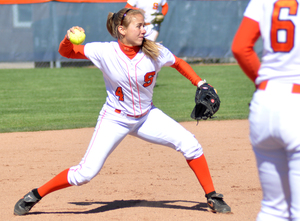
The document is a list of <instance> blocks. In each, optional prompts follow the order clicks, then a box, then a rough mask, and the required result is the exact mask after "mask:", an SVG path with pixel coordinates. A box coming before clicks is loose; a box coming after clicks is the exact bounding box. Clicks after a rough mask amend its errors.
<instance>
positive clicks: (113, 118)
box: [14, 8, 231, 215]
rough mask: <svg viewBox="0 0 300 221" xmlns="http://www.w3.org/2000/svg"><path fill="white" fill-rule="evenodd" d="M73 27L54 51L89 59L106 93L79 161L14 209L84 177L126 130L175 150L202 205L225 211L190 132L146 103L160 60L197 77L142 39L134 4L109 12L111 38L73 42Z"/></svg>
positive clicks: (24, 207) (96, 167) (98, 166)
mask: <svg viewBox="0 0 300 221" xmlns="http://www.w3.org/2000/svg"><path fill="white" fill-rule="evenodd" d="M75 28H78V29H79V30H82V31H84V30H83V29H82V28H80V27H73V28H71V29H69V30H68V31H67V34H66V37H65V38H64V40H63V41H62V42H61V44H60V47H59V52H60V54H61V55H63V56H65V57H68V58H81V59H82V58H84V59H89V60H91V61H92V62H93V63H94V64H95V65H96V66H97V67H98V68H99V69H100V70H101V71H102V73H103V76H104V80H105V85H106V90H107V99H106V102H105V104H104V105H103V107H102V109H101V111H100V114H99V118H98V121H97V124H96V127H95V131H94V133H93V136H92V139H91V141H90V144H89V146H88V149H87V151H86V153H85V155H84V157H83V158H82V160H81V162H80V163H79V164H78V165H77V166H73V167H71V168H69V169H66V170H64V171H63V172H61V173H60V174H58V175H57V176H55V177H54V178H53V179H52V180H50V181H49V182H47V183H46V184H44V185H43V186H41V187H39V188H37V189H33V190H32V191H30V192H29V193H27V194H26V195H25V196H24V197H23V198H22V199H20V200H19V201H18V202H17V203H16V205H15V208H14V214H15V215H24V214H26V213H28V212H29V210H30V209H31V208H32V207H33V206H34V205H35V204H36V203H37V202H39V200H41V199H42V197H44V196H46V195H47V194H49V193H51V192H53V191H55V190H59V189H62V188H66V187H69V186H79V185H82V184H85V183H87V182H89V181H90V180H91V179H92V178H93V177H95V176H96V175H97V174H98V173H99V172H100V170H101V168H102V166H103V164H104V162H105V160H106V159H107V157H108V156H109V155H110V153H112V151H113V150H114V149H115V148H116V147H117V146H118V144H119V143H120V142H121V141H122V140H123V139H124V138H125V136H126V135H128V134H131V135H133V136H136V137H139V138H141V139H143V140H146V141H149V142H152V143H156V144H161V145H165V146H168V147H171V148H173V149H175V150H177V151H180V152H181V153H182V154H183V155H184V157H185V158H186V160H187V162H188V165H189V166H190V167H191V169H192V170H193V171H194V172H195V174H196V176H197V178H198V180H199V182H200V184H201V185H202V187H203V189H204V192H205V196H206V198H207V203H208V206H209V207H210V208H211V209H212V210H213V211H216V212H220V213H227V212H230V210H231V209H230V207H229V206H228V205H227V204H226V203H225V202H224V201H223V196H222V194H217V193H216V192H215V188H214V185H213V182H212V179H211V176H210V172H209V169H208V166H207V163H206V159H205V157H204V155H203V150H202V147H201V145H200V144H199V143H198V141H197V140H196V139H195V137H194V136H193V134H191V133H190V132H189V131H187V130H186V129H185V128H183V127H182V126H181V125H180V124H179V123H177V122H176V121H174V120H173V119H171V118H170V117H168V116H167V115H166V114H164V113H163V112H162V111H161V110H159V109H158V108H156V107H155V106H154V105H153V104H152V95H153V87H154V84H155V80H156V73H157V72H158V71H159V70H160V69H161V67H162V66H171V67H173V68H176V69H177V70H178V71H179V72H180V73H181V74H183V75H184V76H185V77H186V78H188V79H189V80H190V81H191V82H192V83H193V84H194V85H196V86H197V85H201V84H202V83H203V81H202V80H201V78H200V77H198V76H197V74H196V73H195V72H194V71H193V69H192V68H191V67H190V66H189V65H188V64H187V63H186V62H184V61H183V60H182V59H179V58H177V57H176V56H174V55H173V54H172V53H171V52H170V51H169V50H168V49H167V48H165V47H163V46H162V45H159V44H156V43H155V42H153V41H150V40H147V39H144V36H145V33H146V31H145V28H144V17H143V14H142V12H140V11H139V10H132V9H126V8H124V9H122V10H120V11H119V12H118V13H109V15H108V18H107V29H108V31H109V33H110V34H111V35H112V36H113V37H114V38H117V39H118V40H117V41H113V42H94V43H88V44H86V45H84V46H83V45H73V44H72V43H71V42H70V41H69V34H70V32H73V31H74V29H75Z"/></svg>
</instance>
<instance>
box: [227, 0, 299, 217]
mask: <svg viewBox="0 0 300 221" xmlns="http://www.w3.org/2000/svg"><path fill="white" fill-rule="evenodd" d="M260 36H261V37H262V39H263V49H264V52H263V56H262V63H261V64H260V61H259V59H258V56H257V54H256V53H255V51H254V49H253V46H254V44H255V42H256V41H257V39H258V38H259V37H260ZM299 36H300V13H299V5H298V2H297V1H296V0H251V1H250V2H249V5H248V7H247V8H246V11H245V13H244V18H243V20H242V22H241V24H240V27H239V29H238V30H237V33H236V35H235V38H234V41H233V45H232V51H233V54H234V56H235V58H236V59H237V61H238V63H239V65H240V66H241V68H242V69H243V71H244V72H245V73H246V75H247V76H248V77H249V78H250V79H251V80H252V81H253V82H254V83H255V85H256V88H257V90H256V92H255V93H254V95H253V98H252V101H251V104H250V114H249V123H250V139H251V143H252V147H253V150H254V153H255V156H256V161H257V167H258V172H259V179H260V182H261V187H262V191H263V199H262V202H261V210H260V212H259V214H258V216H257V220H258V221H270V220H272V221H283V220H284V221H288V220H289V221H292V220H293V221H296V220H297V221H299V220H300V188H299V185H300V134H299V131H300V130H299V128H298V125H300V53H299V51H300V38H299Z"/></svg>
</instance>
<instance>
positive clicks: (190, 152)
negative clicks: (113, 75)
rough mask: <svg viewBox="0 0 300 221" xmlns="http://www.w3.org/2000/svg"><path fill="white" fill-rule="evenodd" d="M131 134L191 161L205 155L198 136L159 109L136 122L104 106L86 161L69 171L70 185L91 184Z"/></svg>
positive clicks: (86, 154)
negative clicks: (107, 160) (114, 151)
mask: <svg viewBox="0 0 300 221" xmlns="http://www.w3.org/2000/svg"><path fill="white" fill-rule="evenodd" d="M128 134H130V135H133V136H136V137H139V138H141V139H143V140H146V141H149V142H151V143H156V144H161V145H165V146H169V147H171V148H173V149H175V150H177V151H180V152H181V153H182V154H183V155H184V157H185V158H186V159H187V160H191V159H196V158H198V157H200V156H201V155H202V154H203V150H202V147H201V145H200V144H199V143H198V141H197V140H196V138H195V137H194V135H193V134H192V133H190V132H189V131H187V130H186V129H185V128H184V127H182V126H181V125H180V124H179V123H177V122H176V121H174V120H173V119H171V118H170V117H169V116H167V115H166V114H164V113H163V112H162V111H161V110H159V109H158V108H156V107H152V108H151V110H150V111H149V113H148V114H147V115H145V116H143V117H141V118H138V119H135V118H133V117H128V116H125V115H124V114H118V113H116V112H115V111H114V109H113V108H110V107H108V106H107V105H104V107H103V108H102V110H101V112H100V115H99V118H98V122H97V125H96V127H95V130H94V133H93V136H92V139H91V141H90V144H89V147H88V149H87V151H86V153H85V155H84V157H83V158H82V160H81V162H80V163H79V165H77V166H74V167H71V168H70V170H69V173H68V181H69V183H70V184H71V185H82V184H85V183H87V182H89V181H90V180H91V179H92V178H93V177H95V176H96V175H97V174H98V173H99V172H100V170H101V168H102V167H103V164H104V162H105V160H106V159H107V157H108V156H109V155H110V154H111V153H112V151H113V150H114V149H115V148H116V147H117V146H118V144H119V143H120V142H121V141H122V140H123V139H124V138H125V136H126V135H128ZM121 160H122V159H121Z"/></svg>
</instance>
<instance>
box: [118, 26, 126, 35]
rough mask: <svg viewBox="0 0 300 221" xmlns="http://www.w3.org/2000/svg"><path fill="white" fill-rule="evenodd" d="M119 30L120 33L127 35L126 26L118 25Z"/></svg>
mask: <svg viewBox="0 0 300 221" xmlns="http://www.w3.org/2000/svg"><path fill="white" fill-rule="evenodd" d="M118 31H119V32H120V34H121V35H125V33H126V32H125V28H124V26H122V25H119V27H118Z"/></svg>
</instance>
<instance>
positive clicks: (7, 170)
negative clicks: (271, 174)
mask: <svg viewBox="0 0 300 221" xmlns="http://www.w3.org/2000/svg"><path fill="white" fill-rule="evenodd" d="M181 124H182V125H183V126H184V127H185V128H187V129H188V130H189V131H191V132H192V133H194V134H195V136H196V138H197V139H198V140H199V142H200V143H201V144H202V146H203V149H204V154H205V156H206V159H207V162H208V165H209V168H210V172H211V175H212V178H213V181H214V185H215V188H216V191H217V192H220V193H223V194H224V196H225V201H226V202H227V203H228V204H229V205H230V206H231V209H232V213H231V214H215V213H212V212H211V211H209V209H208V208H207V206H206V199H205V197H204V192H203V190H202V188H201V187H200V184H199V183H198V181H197V179H196V177H195V175H194V174H193V172H192V170H191V169H190V168H189V166H188V165H187V163H186V161H185V159H184V158H183V156H182V155H181V154H180V153H178V152H176V151H174V150H172V149H171V148H168V147H163V146H159V145H154V144H150V143H147V142H145V141H142V140H140V139H138V138H135V137H132V136H128V137H126V138H125V140H123V141H122V143H121V144H120V145H119V146H118V147H117V149H116V150H115V151H114V152H113V153H112V154H111V156H110V157H109V158H108V160H107V161H106V163H105V165H104V167H103V169H102V170H101V172H100V174H99V175H98V176H97V177H95V178H94V179H93V180H92V181H91V182H90V183H88V184H86V185H83V186H81V187H70V188H67V189H64V190H60V191H57V192H54V193H52V194H49V195H47V196H46V197H45V198H44V199H43V200H42V201H41V202H40V203H38V204H37V205H36V206H35V207H34V208H33V209H32V211H31V213H30V214H28V215H26V216H22V217H17V216H14V215H13V207H14V204H15V203H16V202H17V200H19V198H20V197H21V196H23V195H24V194H25V193H27V192H28V191H29V190H31V189H33V188H35V187H38V186H40V185H42V184H44V183H45V182H46V181H48V180H49V179H50V178H52V177H53V176H55V175H56V174H57V173H59V172H61V171H62V170H64V169H67V168H69V167H70V166H73V165H77V164H78V162H79V161H80V160H81V158H82V157H83V155H84V153H85V150H86V148H87V145H88V143H89V141H90V138H91V136H92V133H93V130H94V128H85V129H74V130H60V131H43V132H22V133H3V134H0V140H1V146H0V151H1V154H0V158H1V165H0V168H1V177H0V187H1V195H0V201H1V211H2V214H1V218H0V219H1V220H5V221H8V220H9V221H10V220H24V221H25V220H34V221H40V220H43V221H47V220H55V221H59V220H68V221H69V220H72V221H77V220H78V221H79V220H80V221H82V220H105V221H110V220H114V221H116V220H126V221H129V220H130V221H135V220H136V221H158V220H159V221H165V220H170V221H185V220H191V221H195V220H203V221H218V220H220V221H246V220H255V218H256V215H257V213H258V211H259V209H260V200H261V196H262V193H261V189H260V185H259V180H258V176H257V170H256V164H255V158H254V154H253V152H252V149H251V146H250V142H249V138H248V133H249V129H248V121H247V120H230V121H202V122H199V125H198V126H196V123H195V122H183V123H181Z"/></svg>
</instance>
